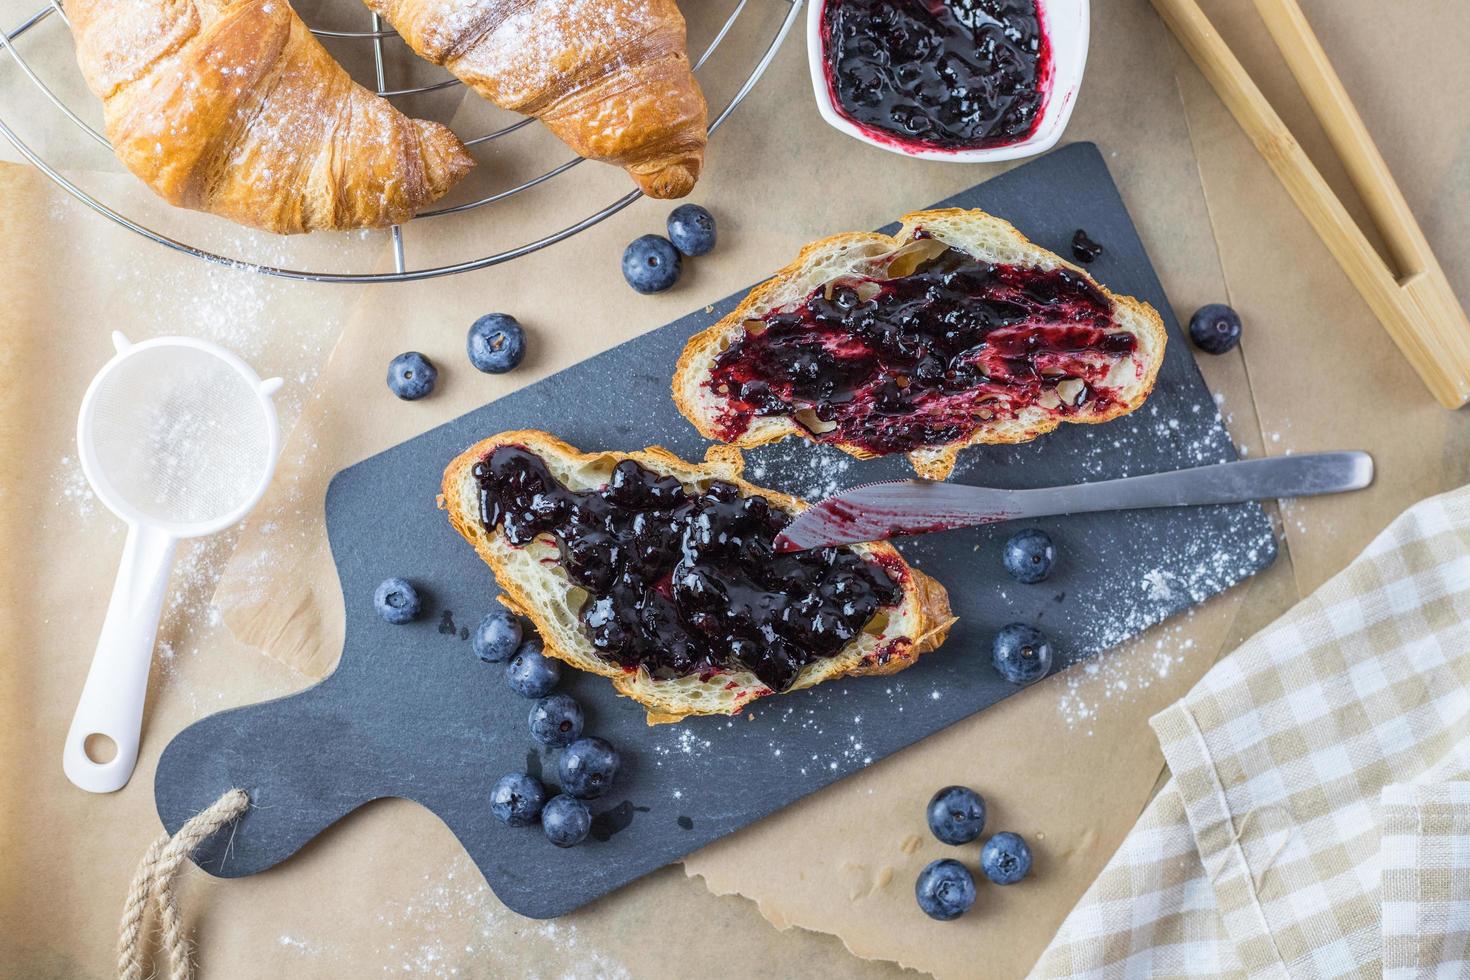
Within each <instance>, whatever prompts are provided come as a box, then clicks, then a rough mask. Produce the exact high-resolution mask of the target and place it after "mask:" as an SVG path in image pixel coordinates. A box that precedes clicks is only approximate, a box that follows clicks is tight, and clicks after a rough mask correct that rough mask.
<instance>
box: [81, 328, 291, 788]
mask: <svg viewBox="0 0 1470 980" xmlns="http://www.w3.org/2000/svg"><path fill="white" fill-rule="evenodd" d="M112 342H113V345H114V346H115V347H116V348H117V354H116V355H115V356H114V357H113V358H112V360H110V361H108V362H107V364H106V365H104V366H103V368H102V370H101V371H100V372H98V374H97V377H95V378H94V379H92V384H91V385H90V386H89V387H88V388H87V393H86V395H85V396H83V398H82V409H81V414H80V416H79V417H78V419H77V449H78V456H79V458H80V459H81V462H82V471H83V472H84V473H86V475H87V480H88V481H89V482H90V483H91V484H92V489H93V491H95V492H96V494H97V497H98V499H99V500H101V501H102V503H104V504H105V505H106V506H107V507H108V508H109V509H110V510H111V511H112V512H113V513H115V514H117V515H118V516H119V517H121V518H122V519H123V520H125V521H127V523H128V536H127V542H126V544H124V546H123V556H122V564H121V566H120V567H119V569H118V573H117V582H116V584H115V585H114V586H113V589H112V600H111V601H110V602H109V603H108V606H107V618H106V619H105V620H104V621H103V624H102V635H101V637H100V638H99V639H98V641H97V652H96V654H95V655H94V656H93V658H92V668H91V670H90V671H88V673H87V682H86V684H85V686H84V687H83V688H82V697H81V701H80V703H79V704H78V705H77V711H76V714H75V716H73V718H72V723H71V730H70V731H69V732H68V733H67V736H66V748H65V750H64V751H63V753H62V767H63V768H64V769H65V770H66V775H67V778H68V779H70V780H71V781H72V782H73V783H75V784H76V785H77V786H80V787H81V788H82V789H85V790H89V791H90V792H93V793H110V792H112V791H113V790H117V789H121V788H122V787H123V786H124V785H126V784H127V781H128V778H129V777H130V776H131V775H132V773H133V766H134V764H135V763H136V762H137V758H138V735H139V729H140V727H141V725H142V719H143V699H144V695H145V692H146V690H147V687H148V668H149V665H150V663H151V662H152V659H153V644H154V640H155V638H156V637H157V633H158V619H159V615H160V613H161V612H162V609H163V597H164V592H165V589H166V587H167V585H168V576H169V571H170V569H171V568H172V565H173V556H174V549H175V547H176V546H177V544H178V542H179V539H180V538H194V537H199V536H201V535H206V534H213V533H214V532H216V531H220V530H223V529H224V528H227V527H229V526H230V525H232V524H234V523H236V522H237V521H239V520H240V519H241V518H243V517H244V516H245V515H246V514H247V513H248V512H249V511H250V508H251V507H253V506H255V503H256V502H257V501H258V500H260V498H261V495H262V494H264V493H265V488H266V486H267V485H268V484H269V483H270V479H271V475H272V473H274V472H275V467H276V455H277V454H278V452H279V451H280V432H279V430H278V428H277V425H276V410H275V405H274V404H273V403H272V401H271V395H272V394H274V393H275V391H276V390H277V389H278V388H280V386H281V379H280V378H271V379H270V380H268V381H262V380H261V379H260V377H259V376H258V375H257V374H256V373H255V372H254V371H252V370H251V369H250V367H249V365H247V364H246V363H245V362H244V361H242V360H240V359H239V358H238V357H236V356H235V355H233V354H231V353H230V352H229V351H226V350H224V349H222V348H220V347H216V346H215V345H214V344H210V343H206V342H204V341H200V340H193V339H190V338H187V337H160V338H157V339H154V340H146V341H143V342H142V343H139V344H131V343H129V342H128V339H127V338H126V337H124V336H123V335H122V334H120V333H114V334H113V335H112ZM98 736H105V737H106V738H107V739H110V740H111V741H112V743H113V744H114V745H115V746H116V755H115V756H113V757H112V758H111V759H108V760H106V761H102V760H100V759H98V758H96V757H94V756H95V755H97V754H99V753H98V749H97V747H96V744H95V743H96V742H97V741H98ZM89 742H93V743H94V744H93V745H92V746H91V747H90V750H89V744H88V743H89Z"/></svg>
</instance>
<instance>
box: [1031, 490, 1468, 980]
mask: <svg viewBox="0 0 1470 980" xmlns="http://www.w3.org/2000/svg"><path fill="white" fill-rule="evenodd" d="M1467 623H1470V487H1467V488H1463V489H1460V490H1457V491H1454V492H1452V493H1449V494H1445V495H1443V496H1440V497H1435V498H1431V499H1429V500H1426V501H1424V502H1422V503H1420V504H1418V505H1416V506H1414V507H1413V508H1411V509H1410V510H1409V511H1407V512H1406V513H1404V514H1403V515H1402V516H1400V517H1399V518H1398V519H1397V520H1396V521H1394V523H1393V524H1392V525H1390V526H1389V528H1388V529H1387V530H1385V531H1384V532H1383V533H1382V534H1381V535H1379V536H1378V538H1377V539H1376V540H1374V542H1373V543H1372V544H1371V545H1369V546H1368V548H1367V550H1366V551H1364V552H1363V553H1362V554H1361V555H1360V556H1359V557H1358V558H1357V559H1356V560H1355V561H1354V562H1353V563H1352V564H1351V565H1349V566H1348V567H1347V568H1346V569H1345V570H1344V571H1343V572H1341V573H1340V574H1339V575H1338V576H1337V577H1336V578H1334V579H1332V580H1331V581H1329V582H1327V583H1326V584H1325V585H1323V586H1322V587H1321V588H1320V589H1318V590H1317V591H1316V592H1315V593H1313V594H1312V595H1311V596H1310V597H1309V598H1307V599H1305V600H1304V601H1302V602H1301V603H1300V604H1298V605H1297V606H1296V607H1295V608H1293V609H1292V611H1291V612H1289V613H1287V614H1286V615H1285V616H1283V617H1282V618H1281V619H1280V620H1278V621H1277V622H1275V623H1273V624H1272V625H1271V626H1269V627H1268V628H1266V629H1265V630H1263V631H1262V632H1260V633H1259V634H1257V635H1256V636H1254V637H1253V638H1252V639H1251V640H1249V641H1248V642H1247V643H1245V644H1244V645H1243V646H1241V647H1240V648H1239V649H1238V650H1236V651H1235V652H1234V653H1232V654H1231V655H1230V656H1228V657H1226V658H1224V659H1223V660H1221V661H1220V663H1219V664H1218V665H1216V666H1215V667H1214V668H1213V669H1212V670H1211V671H1210V672H1209V673H1208V674H1206V675H1205V677H1204V678H1203V679H1202V680H1201V681H1200V683H1199V684H1198V685H1196V686H1195V688H1194V689H1193V690H1192V691H1191V692H1190V693H1189V694H1188V695H1186V696H1185V698H1184V699H1183V700H1181V701H1180V702H1178V703H1177V704H1175V705H1173V706H1172V707H1170V708H1168V709H1167V710H1165V711H1164V712H1162V713H1161V714H1159V715H1158V716H1156V717H1155V718H1154V719H1153V722H1152V723H1153V726H1154V730H1155V731H1156V732H1157V733H1158V736H1159V741H1160V744H1161V746H1162V748H1163V751H1164V756H1165V758H1166V760H1167V761H1168V764H1169V771H1170V773H1171V777H1170V779H1169V781H1168V783H1167V784H1166V785H1165V787H1164V788H1163V789H1162V790H1161V791H1160V792H1159V795H1158V796H1157V797H1156V798H1155V799H1154V801H1153V802H1152V803H1151V804H1150V805H1149V807H1148V809H1147V810H1145V811H1144V814H1143V816H1142V817H1141V818H1140V819H1139V822H1138V825H1137V826H1136V827H1134V829H1133V831H1132V832H1131V833H1130V834H1129V836H1128V838H1127V839H1126V840H1125V841H1124V843H1123V845H1122V847H1121V848H1119V850H1118V852H1117V854H1116V855H1114V857H1113V859H1112V861H1111V862H1109V864H1108V866H1107V867H1106V869H1104V871H1103V873H1102V874H1101V875H1100V876H1099V877H1098V879H1097V881H1096V882H1094V883H1093V885H1092V887H1091V888H1090V889H1089V890H1088V891H1087V893H1086V894H1085V895H1084V896H1083V898H1082V901H1081V902H1079V903H1078V905H1077V907H1076V908H1075V909H1074V910H1073V911H1072V912H1071V914H1070V915H1069V916H1068V917H1067V919H1066V920H1065V921H1064V922H1063V924H1062V927H1061V929H1060V930H1059V932H1058V933H1057V936H1056V938H1055V939H1054V940H1053V941H1052V944H1051V946H1050V947H1049V948H1048V949H1047V951H1046V953H1045V954H1043V956H1042V958H1041V960H1040V961H1039V962H1038V964H1037V966H1036V969H1035V972H1034V974H1033V976H1036V977H1097V978H1114V977H1213V976H1225V977H1304V978H1305V977H1310V978H1317V977H1379V976H1383V977H1386V978H1390V980H1403V978H1409V977H1416V978H1417V977H1441V978H1450V977H1454V978H1462V977H1470V626H1467Z"/></svg>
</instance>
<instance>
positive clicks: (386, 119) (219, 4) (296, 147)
mask: <svg viewBox="0 0 1470 980" xmlns="http://www.w3.org/2000/svg"><path fill="white" fill-rule="evenodd" d="M66 9H67V14H68V16H69V18H70V21H71V28H72V32H73V34H74V35H75V38H76V44H77V61H78V63H79V64H80V66H81V69H82V73H83V75H84V76H85V78H86V80H87V85H88V86H89V87H90V88H91V90H92V91H93V92H94V93H95V94H96V95H97V96H99V97H100V98H101V99H102V100H103V106H104V117H105V121H106V128H107V135H108V137H109V138H110V139H111V140H112V147H113V150H114V151H115V152H116V153H117V156H118V158H119V159H120V160H121V161H122V162H123V164H124V165H125V166H126V167H127V168H128V169H129V170H131V171H132V172H133V173H134V174H136V175H137V176H138V177H139V178H141V179H142V180H143V181H144V182H145V183H147V184H148V186H149V187H151V188H153V190H154V191H155V192H157V193H158V195H159V196H160V197H162V198H163V199H164V200H166V201H168V202H169V203H170V204H175V205H178V206H180V207H186V208H193V209H195V210H198V211H207V212H209V213H211V214H217V215H220V216H222V217H225V218H229V219H230V220H232V221H237V222H239V223H241V224H244V225H250V226H252V227H255V228H262V229H265V230H267V231H273V232H278V233H282V234H288V233H294V232H303V231H314V230H317V229H329V228H337V229H341V228H371V227H381V226H384V225H389V224H393V223H396V222H399V221H403V220H406V219H407V218H409V217H411V216H412V215H413V214H414V212H416V211H417V210H419V209H420V208H422V207H423V206H424V205H426V204H428V203H429V202H430V201H433V200H435V199H436V198H438V197H439V196H441V195H442V194H443V193H444V192H445V191H447V190H448V189H449V188H450V186H452V185H453V184H454V182H455V181H457V180H459V178H460V177H462V176H464V174H465V173H466V172H468V171H469V169H470V167H471V166H473V164H474V161H473V160H472V159H471V158H470V155H469V153H468V152H467V151H466V150H465V148H464V145H463V144H462V143H460V142H459V140H458V139H457V138H455V136H454V134H453V133H451V132H450V131H449V130H448V129H446V128H444V127H443V126H440V125H438V124H437V123H432V122H426V121H424V120H421V119H410V118H408V117H407V116H405V115H403V114H402V113H401V112H399V111H398V110H397V109H395V108H393V106H391V105H389V104H388V102H387V100H386V99H382V98H379V97H378V96H376V95H374V94H373V93H371V92H369V91H368V90H367V89H365V88H363V87H362V86H360V85H357V84H356V83H354V82H353V81H352V79H351V78H349V77H348V75H347V73H346V72H345V71H344V70H343V69H342V67H341V66H340V65H338V64H337V63H336V62H335V61H333V60H332V57H331V55H329V54H328V53H327V51H326V49H325V48H323V47H322V46H321V44H320V43H318V41H317V40H316V38H314V37H313V36H312V34H311V32H310V31H309V30H308V29H307V27H306V24H305V23H303V22H302V20H301V18H300V17H298V16H297V15H296V13H295V11H293V10H292V9H291V7H290V6H289V5H288V4H287V3H286V2H285V0H68V2H67V5H66Z"/></svg>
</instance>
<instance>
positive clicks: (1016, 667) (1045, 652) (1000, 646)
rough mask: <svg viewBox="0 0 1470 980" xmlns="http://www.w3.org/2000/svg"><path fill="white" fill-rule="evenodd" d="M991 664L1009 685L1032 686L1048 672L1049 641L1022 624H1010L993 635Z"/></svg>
mask: <svg viewBox="0 0 1470 980" xmlns="http://www.w3.org/2000/svg"><path fill="white" fill-rule="evenodd" d="M990 659H991V662H992V663H994V664H995V669H996V670H998V671H1000V675H1001V676H1002V677H1004V678H1005V679H1006V680H1008V681H1010V682H1011V683H1012V684H1031V683H1034V682H1035V681H1039V680H1041V679H1042V678H1043V677H1045V676H1046V675H1047V672H1048V671H1050V670H1051V641H1050V640H1048V639H1047V638H1046V634H1045V633H1043V632H1041V630H1039V629H1037V628H1036V627H1034V626H1027V625H1026V624H1025V623H1012V624H1011V625H1009V626H1007V627H1005V628H1004V629H1002V630H1001V631H1000V632H999V633H997V634H995V645H994V647H993V648H992V649H991V653H990Z"/></svg>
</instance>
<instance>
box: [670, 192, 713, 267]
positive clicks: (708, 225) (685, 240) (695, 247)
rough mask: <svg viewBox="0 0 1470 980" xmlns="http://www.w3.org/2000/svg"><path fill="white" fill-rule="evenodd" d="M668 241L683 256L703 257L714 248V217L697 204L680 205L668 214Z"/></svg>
mask: <svg viewBox="0 0 1470 980" xmlns="http://www.w3.org/2000/svg"><path fill="white" fill-rule="evenodd" d="M669 241H671V242H673V243H674V247H675V248H677V249H678V250H679V251H681V252H683V253H684V254H685V255H689V256H695V255H703V254H705V253H706V252H708V251H710V250H711V249H713V248H714V247H715V216H714V215H712V214H710V213H709V212H708V211H706V210H705V209H704V208H702V207H700V206H699V205H698V204H681V205H679V206H678V207H677V208H674V210H673V211H671V212H669Z"/></svg>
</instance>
